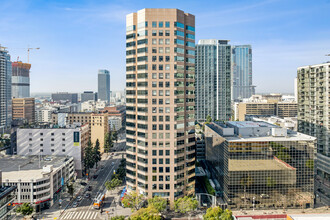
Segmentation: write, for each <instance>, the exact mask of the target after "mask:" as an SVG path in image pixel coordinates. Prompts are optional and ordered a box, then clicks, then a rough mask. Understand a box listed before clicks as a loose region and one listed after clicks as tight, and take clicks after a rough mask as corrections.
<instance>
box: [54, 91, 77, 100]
mask: <svg viewBox="0 0 330 220" xmlns="http://www.w3.org/2000/svg"><path fill="white" fill-rule="evenodd" d="M52 100H53V101H54V102H66V101H67V102H71V103H78V94H77V93H68V92H58V93H52Z"/></svg>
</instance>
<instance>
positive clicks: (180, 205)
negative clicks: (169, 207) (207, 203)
mask: <svg viewBox="0 0 330 220" xmlns="http://www.w3.org/2000/svg"><path fill="white" fill-rule="evenodd" d="M197 205H198V201H197V200H196V199H195V198H192V197H190V196H185V197H183V198H179V199H178V200H176V201H174V209H175V211H176V212H181V213H183V214H184V213H187V212H191V211H193V210H195V209H196V208H197Z"/></svg>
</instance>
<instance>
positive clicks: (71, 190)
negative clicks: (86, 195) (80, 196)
mask: <svg viewBox="0 0 330 220" xmlns="http://www.w3.org/2000/svg"><path fill="white" fill-rule="evenodd" d="M66 188H67V189H68V193H69V194H70V196H71V198H73V194H74V188H73V183H68V184H67V185H66Z"/></svg>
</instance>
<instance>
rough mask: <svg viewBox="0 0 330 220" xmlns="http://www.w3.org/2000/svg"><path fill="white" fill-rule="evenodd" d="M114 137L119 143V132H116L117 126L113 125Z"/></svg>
mask: <svg viewBox="0 0 330 220" xmlns="http://www.w3.org/2000/svg"><path fill="white" fill-rule="evenodd" d="M112 137H113V139H114V140H115V141H116V143H117V141H118V132H117V131H116V127H115V125H113V128H112Z"/></svg>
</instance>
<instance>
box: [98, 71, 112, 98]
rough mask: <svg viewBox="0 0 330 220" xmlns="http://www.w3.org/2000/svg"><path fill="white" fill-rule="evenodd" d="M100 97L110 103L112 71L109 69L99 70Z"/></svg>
mask: <svg viewBox="0 0 330 220" xmlns="http://www.w3.org/2000/svg"><path fill="white" fill-rule="evenodd" d="M97 96H98V99H100V100H102V101H106V102H107V103H110V72H109V70H99V73H98V91H97Z"/></svg>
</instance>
